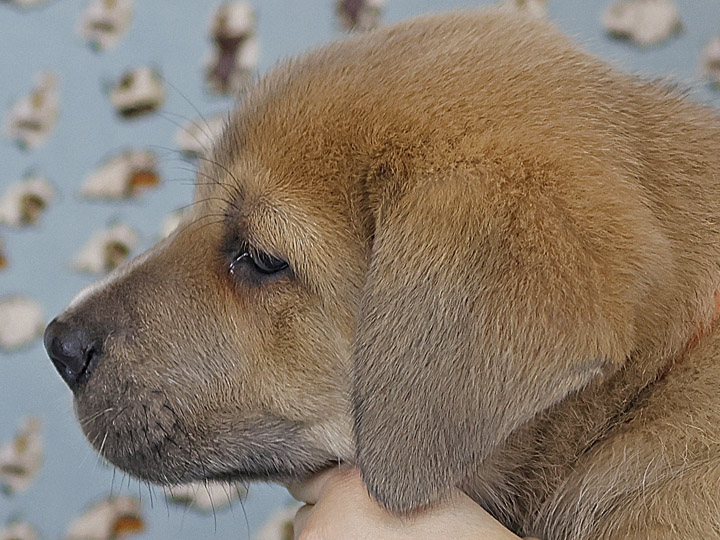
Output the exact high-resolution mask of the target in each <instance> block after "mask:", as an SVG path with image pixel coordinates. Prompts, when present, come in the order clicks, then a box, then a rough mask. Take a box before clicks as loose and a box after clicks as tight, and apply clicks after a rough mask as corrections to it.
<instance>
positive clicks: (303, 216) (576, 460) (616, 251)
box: [60, 10, 720, 540]
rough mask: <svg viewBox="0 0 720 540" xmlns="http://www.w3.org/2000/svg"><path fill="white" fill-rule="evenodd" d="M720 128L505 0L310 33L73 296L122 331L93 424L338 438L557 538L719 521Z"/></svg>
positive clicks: (129, 445)
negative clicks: (158, 238) (137, 241)
mask: <svg viewBox="0 0 720 540" xmlns="http://www.w3.org/2000/svg"><path fill="white" fill-rule="evenodd" d="M718 149H720V122H718V116H717V115H716V114H715V113H714V112H713V111H712V110H710V109H709V108H707V107H704V106H701V105H698V104H695V103H692V102H691V101H689V100H687V99H685V98H684V97H683V96H681V95H679V94H678V93H676V92H675V91H673V90H670V89H668V88H666V87H664V86H663V85H661V84H654V83H647V82H643V81H639V80H637V79H635V78H632V77H629V76H626V75H623V74H621V73H618V72H617V71H615V70H614V69H612V68H610V67H608V66H607V65H605V64H603V63H601V62H599V61H597V60H596V59H594V58H592V57H591V56H589V55H587V54H585V53H583V52H581V51H579V50H578V49H577V48H576V47H575V46H574V45H572V44H571V43H570V42H569V41H568V40H567V39H565V38H564V37H562V36H561V35H559V34H558V33H557V32H556V31H555V30H554V29H552V28H551V27H549V26H548V25H546V24H545V23H542V22H538V21H534V20H533V21H531V20H527V21H521V22H518V21H517V20H515V16H512V17H510V16H508V15H506V14H504V13H502V12H499V11H493V10H487V11H481V12H476V13H454V14H449V15H442V16H432V17H422V18H418V19H415V20H412V21H409V22H406V23H402V24H399V25H396V26H391V27H387V28H383V29H380V30H378V31H376V32H373V33H368V34H364V35H361V36H355V37H352V38H350V39H348V40H346V41H344V42H342V43H334V44H331V45H328V46H326V47H324V48H321V49H319V50H317V51H315V52H311V53H309V54H307V55H305V56H303V57H301V58H300V59H298V60H295V61H292V62H288V63H286V64H283V65H281V66H279V67H277V68H276V69H275V70H274V71H272V72H271V73H270V74H269V75H268V76H266V77H265V78H264V79H263V80H262V81H261V82H260V83H259V84H258V85H257V87H256V88H255V89H254V90H253V91H252V92H251V93H250V95H249V96H248V97H247V99H246V100H245V101H244V102H243V103H242V105H241V106H240V108H239V110H238V111H237V112H236V113H235V114H234V115H233V117H232V119H231V121H230V123H229V125H228V127H227V129H226V131H225V134H224V136H223V138H222V140H221V141H220V143H219V144H218V145H217V147H216V148H215V150H214V153H213V155H212V158H211V159H210V160H208V161H207V162H206V163H205V164H204V166H203V167H202V171H201V172H200V175H199V182H198V184H199V185H198V192H197V200H196V204H195V206H194V214H193V216H192V218H191V219H190V220H189V221H188V223H186V224H185V226H183V227H181V228H180V230H179V231H178V232H176V233H175V234H174V235H173V236H172V237H170V238H169V239H168V240H166V241H164V242H161V243H160V244H159V245H158V246H156V247H155V248H153V249H152V250H150V251H149V252H148V253H147V254H145V255H143V256H142V257H141V258H140V259H138V260H136V261H135V262H133V263H130V265H128V266H125V267H122V268H121V269H119V270H118V271H116V272H115V273H114V274H112V275H111V276H110V277H109V278H108V279H107V280H105V281H104V282H103V283H102V284H101V285H100V286H96V287H94V288H92V289H91V290H89V291H86V293H84V294H82V295H81V297H80V298H79V299H78V300H77V301H76V302H74V303H73V304H72V305H71V306H70V307H69V308H68V309H67V310H66V311H65V312H64V313H63V314H62V315H61V316H60V320H62V321H64V322H65V323H67V324H71V325H73V324H74V325H80V324H83V325H92V326H93V328H97V332H101V333H102V334H103V336H104V338H103V341H104V346H103V354H102V356H101V357H100V358H99V359H98V361H97V365H96V366H93V368H94V369H93V373H92V376H91V377H90V378H89V380H88V381H87V382H86V383H85V384H83V385H82V386H81V387H80V388H78V389H77V391H76V410H77V414H78V416H79V419H80V422H81V424H82V425H83V428H84V430H85V432H86V434H87V436H88V438H89V439H90V441H91V442H92V443H93V444H94V445H95V446H96V447H97V448H98V449H99V450H100V452H101V453H102V454H103V455H104V456H105V457H106V458H107V459H108V460H110V461H111V462H112V463H114V464H116V465H117V466H119V467H122V468H123V469H125V470H127V471H129V472H131V473H132V474H135V475H137V476H138V477H140V478H145V479H149V480H151V481H156V482H162V483H173V482H181V481H189V480H197V479H203V478H220V479H239V478H242V479H248V478H267V479H287V478H291V477H303V476H306V475H308V474H311V473H313V472H315V471H317V470H320V469H322V468H324V467H327V466H328V465H329V464H330V463H332V462H336V461H338V460H341V461H350V462H354V463H356V464H357V466H358V467H359V468H360V470H361V472H362V476H363V479H364V481H365V483H366V484H367V487H368V489H369V491H370V493H371V494H372V496H373V497H375V498H376V499H377V500H378V501H379V502H380V503H381V504H382V505H384V506H385V507H387V508H388V509H390V510H392V511H395V512H409V511H413V510H415V509H417V508H420V507H424V506H427V505H432V504H434V503H436V502H437V501H438V500H440V499H442V498H443V497H444V496H445V495H446V494H447V493H448V492H449V490H450V489H451V488H452V487H453V486H460V487H461V488H462V489H463V490H464V491H465V492H466V493H468V494H469V495H470V496H471V497H472V498H474V499H475V500H476V501H477V502H478V503H479V504H481V505H483V506H484V507H486V508H487V509H488V510H489V511H490V512H491V513H492V514H493V515H494V516H495V517H497V518H498V519H499V520H500V521H501V522H502V523H504V524H505V525H506V526H507V527H509V528H510V529H512V530H513V531H515V532H516V533H518V534H520V535H534V536H538V537H541V538H543V539H544V540H555V539H558V540H560V539H571V538H572V539H578V538H583V539H611V538H612V539H619V538H623V539H627V540H630V539H640V538H643V539H644V538H654V539H658V540H659V539H670V538H672V539H676V538H685V539H690V538H697V539H700V538H703V539H707V538H720V512H719V509H718V502H717V501H718V500H720V385H719V384H718V383H719V382H720V362H718V351H719V350H720V349H719V346H720V334H718V331H717V329H716V326H717V325H716V324H715V322H714V321H715V317H716V315H715V312H716V299H715V297H716V296H717V294H718V293H717V291H718V290H720V283H719V282H720V268H719V267H718V266H719V263H720V207H719V206H718V203H719V202H720V192H719V186H720V184H719V183H718V171H719V170H720V152H718ZM244 246H250V250H251V251H253V252H255V253H259V252H264V253H268V254H270V255H273V256H275V257H279V258H281V259H283V260H286V261H287V262H288V263H289V269H287V270H285V271H283V272H279V273H278V274H269V275H268V274H261V273H258V272H257V271H256V269H254V268H253V267H251V266H248V265H244V266H242V267H240V268H233V271H232V272H231V271H230V267H231V266H232V264H231V263H232V260H233V257H234V254H237V253H239V252H240V251H241V250H242V249H245V248H244Z"/></svg>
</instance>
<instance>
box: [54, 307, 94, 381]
mask: <svg viewBox="0 0 720 540" xmlns="http://www.w3.org/2000/svg"><path fill="white" fill-rule="evenodd" d="M43 341H44V343H45V350H46V351H47V353H48V356H49V357H50V360H52V362H53V364H55V368H56V369H57V370H58V372H59V373H60V376H61V377H62V378H63V380H64V381H65V382H66V383H67V385H68V386H69V387H70V389H71V390H73V391H75V390H76V389H77V388H78V387H79V386H80V385H81V384H82V383H84V382H85V381H86V380H87V378H88V376H89V375H90V369H91V368H92V367H94V360H96V358H97V357H98V356H99V355H100V353H101V351H102V343H103V341H102V339H101V338H99V337H98V336H97V335H93V333H92V332H90V331H89V330H87V329H86V328H83V327H80V326H75V325H71V324H67V323H64V322H60V321H58V320H57V319H54V320H53V321H52V322H51V323H50V324H48V326H47V328H46V329H45V336H44V338H43Z"/></svg>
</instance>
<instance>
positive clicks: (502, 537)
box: [288, 468, 519, 540]
mask: <svg viewBox="0 0 720 540" xmlns="http://www.w3.org/2000/svg"><path fill="white" fill-rule="evenodd" d="M288 491H290V494H291V495H292V496H293V497H295V498H296V499H297V500H299V501H302V502H304V503H306V504H305V506H303V507H302V508H300V510H298V512H297V514H296V515H295V521H294V529H295V540H377V539H383V540H410V539H411V540H443V539H448V540H518V539H519V537H518V536H516V535H514V534H513V533H512V532H510V531H509V530H508V529H506V528H505V527H503V526H502V525H501V524H500V523H499V522H498V521H497V520H495V519H494V518H493V517H492V516H491V515H490V514H488V513H487V512H486V511H485V510H484V509H483V508H482V507H481V506H480V505H478V504H476V503H475V502H474V501H473V500H472V499H470V498H469V497H468V496H467V495H465V494H464V493H461V492H460V491H458V492H456V493H455V494H453V496H452V497H451V498H450V499H449V500H447V501H446V502H444V503H442V504H441V505H440V506H437V507H434V508H431V509H428V510H423V511H420V512H418V513H416V514H413V515H410V516H402V517H401V516H397V515H393V514H390V513H389V512H387V511H386V510H385V509H384V508H382V507H380V506H379V505H378V504H377V503H376V502H375V501H374V500H373V499H372V498H370V496H369V495H368V492H367V489H366V488H365V484H364V483H363V481H362V479H361V478H360V473H359V471H358V470H357V469H350V468H341V469H332V470H329V471H326V472H324V473H322V474H320V475H318V476H316V477H314V478H312V479H310V480H309V481H307V482H304V483H302V484H293V485H290V486H288Z"/></svg>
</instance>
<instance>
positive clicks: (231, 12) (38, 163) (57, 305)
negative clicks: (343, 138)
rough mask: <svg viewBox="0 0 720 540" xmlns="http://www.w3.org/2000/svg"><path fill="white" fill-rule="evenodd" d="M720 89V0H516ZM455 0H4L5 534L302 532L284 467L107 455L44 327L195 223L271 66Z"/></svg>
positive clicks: (0, 224)
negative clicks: (141, 479)
mask: <svg viewBox="0 0 720 540" xmlns="http://www.w3.org/2000/svg"><path fill="white" fill-rule="evenodd" d="M502 3H503V4H504V6H505V8H506V9H509V10H516V11H527V12H528V13H529V14H530V15H531V16H535V17H545V18H548V19H550V20H552V21H554V22H555V23H556V24H557V25H558V26H559V27H560V28H562V29H563V30H565V31H566V32H568V33H570V34H571V35H573V36H575V38H576V39H577V40H578V41H580V42H582V43H583V44H584V47H585V48H586V49H587V50H589V51H591V52H593V53H595V54H597V55H599V56H601V57H603V58H605V59H608V60H610V61H611V62H612V63H613V64H615V65H617V66H618V67H619V68H621V69H624V70H627V71H633V72H636V73H640V74H643V75H645V76H647V77H651V78H669V79H670V80H672V81H674V82H675V83H677V84H679V86H680V87H681V88H684V89H686V90H687V92H688V93H689V94H690V95H692V96H693V97H694V98H695V99H698V100H702V101H705V102H708V103H710V104H712V105H714V106H716V107H718V106H720V92H718V87H720V0H685V1H680V0H677V1H673V0H615V1H610V0H608V1H605V0H547V1H544V0H505V1H504V2H502ZM481 4H483V2H477V1H459V0H458V1H453V0H414V1H413V0H341V1H335V0H247V1H235V2H226V3H220V2H213V1H199V0H145V1H142V2H141V1H138V0H0V129H1V130H2V134H1V135H0V540H10V539H14V540H19V539H27V540H29V539H56V538H57V539H66V540H103V539H114V538H137V539H138V540H141V539H178V540H183V539H188V540H189V539H195V540H196V539H206V538H218V539H221V538H223V539H224V538H228V539H230V538H232V539H250V538H253V539H257V540H282V539H285V538H292V531H291V529H290V528H289V526H288V524H287V523H288V520H289V519H291V517H292V515H293V512H294V508H296V506H295V503H293V502H292V499H291V498H290V497H289V495H288V494H287V493H286V492H285V490H284V489H282V488H279V487H277V486H272V485H265V484H252V485H249V486H246V485H216V484H208V485H190V486H178V487H176V488H173V489H172V490H169V489H162V488H157V487H149V486H146V485H145V484H142V483H138V482H136V481H135V480H133V479H131V478H129V477H128V476H126V475H124V474H123V473H121V472H117V471H114V470H113V469H112V468H111V467H109V466H108V465H106V464H104V463H103V462H102V460H100V459H99V458H98V457H97V456H96V454H95V453H94V452H93V451H92V450H91V449H90V447H89V445H88V444H87V442H86V441H85V440H84V438H83V436H82V434H81V432H80V429H79V427H78V425H77V424H76V422H75V419H74V417H73V415H72V399H71V393H70V391H69V390H68V388H67V387H66V386H65V384H64V383H63V382H62V380H61V379H60V377H59V376H58V375H57V373H56V372H55V370H54V368H53V366H52V365H51V363H50V361H49V360H48V359H47V357H46V355H45V353H44V350H43V348H42V344H41V335H42V330H43V328H44V326H45V324H46V323H47V322H48V321H49V320H50V319H51V318H52V317H53V316H54V315H55V314H57V313H58V312H59V311H60V310H61V309H62V308H63V306H65V305H66V304H67V303H68V302H69V301H70V300H71V298H72V297H73V296H74V294H75V293H76V292H77V291H79V290H80V289H81V288H82V287H84V286H85V285H87V284H89V283H91V282H92V281H93V280H95V279H98V278H100V277H102V275H104V274H105V273H106V272H108V271H110V270H111V269H112V268H114V267H115V266H117V265H118V264H120V263H122V262H123V261H124V260H126V259H127V258H128V257H132V256H134V255H136V254H139V253H141V252H142V251H143V250H145V249H147V248H148V247H150V246H151V245H152V244H153V243H155V242H156V241H158V240H159V239H160V238H162V237H163V236H165V235H167V234H169V232H170V231H171V230H172V229H173V227H174V226H176V225H177V223H178V221H179V219H180V217H181V215H182V209H183V207H184V206H185V205H187V204H188V203H190V201H191V199H192V190H193V181H194V172H195V170H196V167H197V163H198V160H202V159H203V154H204V153H205V152H206V151H207V148H208V147H209V145H210V144H211V142H212V139H213V137H215V136H216V135H217V132H218V130H219V129H220V128H221V126H222V122H223V118H224V116H225V115H226V114H228V111H230V110H231V109H232V107H233V105H234V104H235V103H236V102H237V101H241V100H242V95H243V92H244V90H245V89H246V88H247V86H248V84H251V83H252V81H253V80H254V78H255V77H256V76H258V75H262V73H264V72H265V71H267V70H268V69H269V68H270V67H272V65H273V64H274V63H275V62H277V61H278V60H280V59H282V58H284V57H288V56H292V55H295V54H298V53H300V52H302V51H304V50H307V49H308V48H310V47H312V46H314V45H316V44H319V43H324V42H327V41H330V40H334V39H341V38H342V36H343V35H344V34H345V33H347V32H363V31H367V30H368V29H371V28H373V27H375V26H377V25H382V24H387V23H391V22H394V21H398V20H402V19H405V18H408V17H411V16H413V15H418V14H421V13H426V12H438V11H444V10H448V9H452V8H458V7H465V8H472V7H477V6H479V5H481Z"/></svg>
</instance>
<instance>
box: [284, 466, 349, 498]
mask: <svg viewBox="0 0 720 540" xmlns="http://www.w3.org/2000/svg"><path fill="white" fill-rule="evenodd" d="M336 472H337V469H329V470H327V471H325V472H322V473H320V474H316V475H315V476H313V477H311V478H310V479H309V480H305V481H304V482H290V483H288V484H286V485H285V487H286V488H287V490H288V491H289V492H290V495H292V496H293V498H295V499H296V500H298V501H300V502H304V503H306V504H315V503H316V502H318V500H320V495H321V494H322V492H323V490H324V489H325V486H326V485H327V483H328V481H329V480H330V479H331V478H332V477H333V475H334V474H336Z"/></svg>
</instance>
